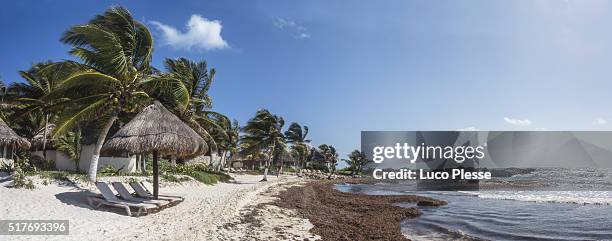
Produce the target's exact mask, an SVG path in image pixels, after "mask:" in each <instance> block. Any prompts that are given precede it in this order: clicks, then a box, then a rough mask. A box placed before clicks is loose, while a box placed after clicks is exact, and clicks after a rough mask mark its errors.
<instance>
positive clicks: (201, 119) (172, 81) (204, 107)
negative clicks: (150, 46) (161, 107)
mask: <svg viewBox="0 0 612 241" xmlns="http://www.w3.org/2000/svg"><path fill="white" fill-rule="evenodd" d="M164 66H165V69H166V72H165V73H161V74H158V75H156V76H155V77H154V78H155V80H156V81H155V82H154V86H153V92H154V93H153V95H154V96H155V97H156V98H157V99H160V100H161V101H162V103H164V104H165V105H166V106H168V107H170V109H171V110H172V111H173V112H174V113H175V114H176V115H177V116H178V117H179V118H181V119H182V120H183V121H185V122H186V123H187V124H189V125H190V126H191V127H192V128H193V129H194V130H195V131H196V132H198V134H200V135H201V136H202V138H204V139H205V140H206V141H207V142H208V143H209V148H210V151H209V154H210V157H211V161H212V157H213V156H212V154H213V152H219V150H218V145H217V140H219V139H221V140H224V139H227V138H229V137H228V136H227V134H226V133H225V132H224V131H223V130H224V127H222V126H221V125H220V123H226V122H229V118H227V117H226V116H224V115H222V114H220V113H217V112H214V111H210V109H211V108H212V99H211V98H210V96H209V95H208V90H209V89H210V87H211V85H212V81H213V79H214V76H215V69H214V68H211V69H208V67H207V66H208V65H207V63H206V61H200V62H194V61H191V60H189V59H186V58H179V59H166V60H165V61H164ZM177 96H179V97H181V98H178V99H177V98H176V97H177ZM185 99H186V101H185ZM230 124H231V123H230ZM213 133H215V134H213ZM219 134H221V135H219Z"/></svg>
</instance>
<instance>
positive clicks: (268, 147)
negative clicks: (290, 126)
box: [240, 109, 286, 181]
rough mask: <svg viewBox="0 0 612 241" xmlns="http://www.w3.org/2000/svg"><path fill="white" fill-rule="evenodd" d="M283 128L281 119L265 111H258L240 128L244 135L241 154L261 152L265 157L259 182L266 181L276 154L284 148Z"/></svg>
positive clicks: (283, 122)
mask: <svg viewBox="0 0 612 241" xmlns="http://www.w3.org/2000/svg"><path fill="white" fill-rule="evenodd" d="M283 126H285V120H284V119H283V117H281V116H278V115H275V114H272V113H271V112H270V111H269V110H267V109H260V110H258V111H257V112H256V113H255V116H254V117H253V118H251V119H250V120H249V121H248V122H247V124H246V125H245V126H244V127H243V128H242V132H243V133H244V135H243V136H242V137H241V140H240V141H241V142H242V143H243V148H244V149H243V152H244V153H247V154H252V153H254V152H262V153H263V154H264V155H265V156H266V158H265V159H264V174H263V179H262V180H261V181H267V180H268V178H267V177H268V171H269V168H270V166H271V165H272V161H273V159H274V155H275V154H276V152H278V151H279V150H281V149H284V148H285V147H286V142H285V135H284V134H283ZM275 151H276V152H275ZM279 171H280V170H279Z"/></svg>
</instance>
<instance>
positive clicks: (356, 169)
mask: <svg viewBox="0 0 612 241" xmlns="http://www.w3.org/2000/svg"><path fill="white" fill-rule="evenodd" d="M348 158H349V159H348V160H344V161H345V162H346V163H347V164H348V165H349V169H350V170H351V176H353V175H355V174H359V173H360V172H362V171H363V168H364V167H365V165H367V164H368V163H370V162H372V160H370V159H368V158H367V157H366V155H365V154H364V153H362V152H360V151H359V150H354V151H352V152H351V154H349V155H348Z"/></svg>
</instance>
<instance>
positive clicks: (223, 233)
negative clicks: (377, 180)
mask: <svg viewBox="0 0 612 241" xmlns="http://www.w3.org/2000/svg"><path fill="white" fill-rule="evenodd" d="M233 177H234V181H233V182H229V183H218V184H216V185H212V186H208V185H204V184H201V183H198V182H195V181H188V182H183V183H171V182H165V183H163V184H164V185H162V188H161V190H160V192H161V193H165V194H178V195H183V196H185V198H186V199H185V201H183V202H182V203H179V204H178V205H176V206H174V207H170V208H167V209H164V210H161V211H159V212H155V213H152V214H149V215H145V216H142V217H129V216H126V215H125V214H124V213H123V212H121V210H116V209H110V208H102V209H99V210H94V209H92V208H91V207H89V206H88V204H87V202H86V201H85V197H86V195H87V194H89V193H91V192H92V191H93V192H97V191H95V190H93V188H94V187H92V186H90V185H87V184H86V183H78V182H73V183H72V184H69V185H68V184H65V183H64V184H62V183H55V182H52V183H49V184H48V185H37V188H36V189H34V190H24V189H13V188H6V187H0V195H1V196H2V197H3V200H4V201H6V202H5V203H6V204H7V206H5V207H3V208H2V209H0V215H1V216H2V217H5V218H6V219H29V220H35V219H47V220H51V219H57V220H69V221H70V235H68V236H10V237H11V238H12V239H14V240H32V239H34V240H83V239H90V238H92V237H93V236H92V235H96V239H98V240H126V239H128V240H151V239H158V240H186V239H190V240H194V239H205V240H408V239H407V238H406V237H405V236H403V235H402V233H401V227H400V222H401V221H402V220H404V219H406V218H413V217H417V216H419V215H420V214H421V211H420V210H419V209H418V208H417V206H440V205H444V204H446V203H445V202H444V201H439V200H435V199H432V198H427V197H420V196H414V195H405V196H371V195H362V194H352V193H343V192H340V191H338V190H336V189H334V187H333V185H334V184H336V183H367V182H369V181H371V180H367V179H340V180H315V179H309V178H298V177H295V176H287V175H282V176H280V178H277V177H275V176H270V177H269V178H270V179H269V181H268V182H259V180H261V176H259V175H233ZM102 179H103V180H102V181H125V180H122V179H123V178H121V177H108V178H102ZM37 181H40V180H37ZM397 202H410V203H414V204H415V206H414V207H399V206H396V205H394V203H397Z"/></svg>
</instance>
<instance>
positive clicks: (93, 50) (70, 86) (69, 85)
mask: <svg viewBox="0 0 612 241" xmlns="http://www.w3.org/2000/svg"><path fill="white" fill-rule="evenodd" d="M61 41H62V42H64V43H66V44H70V45H72V49H71V50H70V52H69V53H70V54H72V55H74V56H76V57H78V58H79V59H80V60H81V61H80V62H76V61H63V62H59V63H56V64H54V65H53V66H54V67H57V66H73V67H72V69H74V70H73V71H70V72H69V73H70V77H68V78H67V79H65V80H63V81H62V82H61V83H60V85H59V86H58V88H57V89H56V90H55V91H53V92H52V93H51V94H49V95H48V96H47V98H46V99H47V100H51V99H57V98H60V97H67V98H70V100H69V101H64V102H63V103H62V106H63V107H65V108H66V111H64V113H63V114H62V116H61V117H60V121H59V123H58V125H57V128H56V129H55V134H54V135H55V136H60V135H62V134H64V133H65V132H66V131H68V130H70V129H72V128H73V127H74V126H75V124H76V123H77V122H79V121H80V120H88V119H89V120H101V121H103V125H102V128H101V130H100V133H99V135H98V138H97V141H96V146H95V148H94V151H93V155H92V158H91V162H90V166H89V180H90V181H92V182H93V181H95V180H96V174H97V168H98V159H99V157H100V149H101V148H102V144H103V143H104V140H105V139H106V136H107V135H108V132H109V130H110V128H111V126H112V125H113V123H115V121H116V120H117V119H118V118H119V117H120V116H121V115H124V114H126V113H134V112H137V111H138V109H139V108H142V105H143V104H144V102H146V101H148V100H149V95H148V93H147V92H146V90H149V89H151V88H152V87H153V86H156V84H155V81H156V80H155V79H154V78H151V74H152V73H153V69H152V68H151V66H150V63H151V58H152V54H153V38H152V37H151V33H150V32H149V30H148V29H147V27H146V26H145V25H144V24H142V23H140V22H138V21H137V20H135V19H134V18H133V17H132V15H131V14H130V13H129V12H128V10H126V9H125V8H122V7H112V8H109V9H108V10H106V11H105V12H104V13H102V14H99V15H97V16H95V17H94V18H93V19H91V20H90V21H89V22H88V23H87V24H83V25H76V26H72V27H71V28H70V29H68V30H67V31H66V32H64V34H63V35H62V38H61ZM84 89H85V90H86V91H83V90H84ZM177 94H178V95H177V96H175V97H176V98H177V100H180V101H181V102H183V103H186V102H187V101H188V99H186V97H185V96H181V95H180V93H177Z"/></svg>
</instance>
